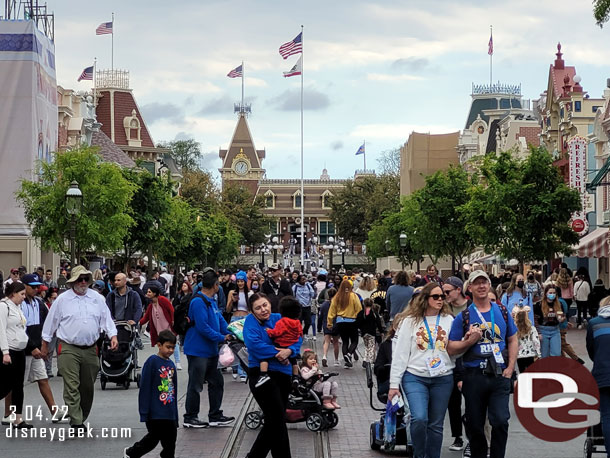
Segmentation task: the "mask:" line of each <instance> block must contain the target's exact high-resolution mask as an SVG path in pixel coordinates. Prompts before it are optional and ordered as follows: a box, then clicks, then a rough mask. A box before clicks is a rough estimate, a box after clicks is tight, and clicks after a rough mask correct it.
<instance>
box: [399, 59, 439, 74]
mask: <svg viewBox="0 0 610 458" xmlns="http://www.w3.org/2000/svg"><path fill="white" fill-rule="evenodd" d="M429 65H430V61H429V60H428V59H426V58H425V57H407V58H402V59H396V60H395V61H394V62H392V66H391V67H392V70H396V71H407V72H419V71H422V70H424V69H425V68H427V67H428V66H429Z"/></svg>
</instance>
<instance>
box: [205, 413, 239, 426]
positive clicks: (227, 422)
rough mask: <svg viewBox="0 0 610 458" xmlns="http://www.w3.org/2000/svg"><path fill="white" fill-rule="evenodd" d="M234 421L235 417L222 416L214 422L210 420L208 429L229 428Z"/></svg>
mask: <svg viewBox="0 0 610 458" xmlns="http://www.w3.org/2000/svg"><path fill="white" fill-rule="evenodd" d="M234 421H235V417H225V416H224V415H222V416H220V417H218V418H217V419H215V420H210V427H218V426H231V424H232V423H233V422H234Z"/></svg>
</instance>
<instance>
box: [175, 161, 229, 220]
mask: <svg viewBox="0 0 610 458" xmlns="http://www.w3.org/2000/svg"><path fill="white" fill-rule="evenodd" d="M180 194H181V195H182V197H183V198H184V200H186V201H187V202H188V203H189V204H190V205H191V206H193V207H195V208H197V209H198V210H199V211H200V212H201V213H202V214H209V213H213V212H215V211H217V210H218V208H219V206H220V192H219V190H218V187H217V186H216V183H215V182H214V178H213V177H212V175H211V174H210V172H208V171H207V170H185V171H184V172H183V173H182V184H181V185H180Z"/></svg>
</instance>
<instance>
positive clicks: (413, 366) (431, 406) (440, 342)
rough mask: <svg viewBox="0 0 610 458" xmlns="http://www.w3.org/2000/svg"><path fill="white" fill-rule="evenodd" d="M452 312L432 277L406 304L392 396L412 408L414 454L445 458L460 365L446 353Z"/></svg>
mask: <svg viewBox="0 0 610 458" xmlns="http://www.w3.org/2000/svg"><path fill="white" fill-rule="evenodd" d="M452 323H453V317H452V316H451V315H450V313H449V306H448V305H447V303H446V302H445V294H444V293H443V290H442V289H441V287H440V286H439V285H438V283H434V282H430V283H428V284H427V285H426V286H424V288H423V289H422V291H421V293H420V294H419V295H418V296H417V297H416V298H415V299H413V301H412V302H411V303H410V304H409V306H408V307H407V310H406V313H405V319H404V320H403V322H402V324H401V325H400V329H399V331H398V339H397V342H396V347H395V351H394V356H393V360H392V368H391V371H390V391H389V393H388V399H389V400H391V399H393V398H394V396H399V395H400V393H399V390H398V387H399V386H401V387H402V391H403V393H404V395H405V396H406V398H407V401H408V404H409V408H410V410H411V424H410V428H411V438H412V440H413V456H414V457H415V458H424V457H425V458H440V456H441V446H442V443H443V422H444V419H445V412H446V411H447V405H448V404H449V397H450V396H451V391H452V390H453V368H454V367H455V364H454V362H453V360H452V359H451V357H450V356H449V355H448V354H447V344H448V337H449V331H450V330H451V324H452Z"/></svg>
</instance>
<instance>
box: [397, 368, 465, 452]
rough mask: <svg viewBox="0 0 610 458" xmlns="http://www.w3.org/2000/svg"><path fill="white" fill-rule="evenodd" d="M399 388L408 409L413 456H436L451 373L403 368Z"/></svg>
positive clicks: (441, 438) (449, 388) (440, 445)
mask: <svg viewBox="0 0 610 458" xmlns="http://www.w3.org/2000/svg"><path fill="white" fill-rule="evenodd" d="M402 390H403V392H404V393H406V397H407V401H408V403H409V408H410V409H411V438H412V440H413V458H440V456H441V447H442V445H443V422H444V421H445V412H447V406H448V405H449V398H450V397H451V391H452V390H453V375H452V374H449V375H443V376H440V377H420V376H418V375H413V374H411V373H409V372H405V374H404V375H403V377H402Z"/></svg>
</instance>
